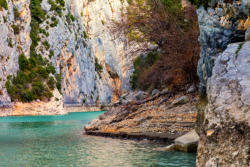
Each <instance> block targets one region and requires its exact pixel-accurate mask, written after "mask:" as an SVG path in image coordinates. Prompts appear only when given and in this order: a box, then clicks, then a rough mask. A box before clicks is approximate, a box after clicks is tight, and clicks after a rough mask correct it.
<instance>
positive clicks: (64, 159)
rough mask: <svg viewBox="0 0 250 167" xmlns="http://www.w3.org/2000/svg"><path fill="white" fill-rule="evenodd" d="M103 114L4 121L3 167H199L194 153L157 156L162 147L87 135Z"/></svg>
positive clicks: (0, 132)
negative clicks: (87, 128)
mask: <svg viewBox="0 0 250 167" xmlns="http://www.w3.org/2000/svg"><path fill="white" fill-rule="evenodd" d="M102 113H103V112H84V113H82V112H79V113H70V114H68V115H62V116H24V117H1V118H0V149H1V151H0V166H1V167H2V166H3V167H5V166H6V167H16V166H18V167H19V166H28V167H29V166H32V167H33V166H36V167H40V166H41V167H42V166H49V167H50V166H52V167H54V166H65V167H68V166H83V167H85V166H86V167H112V166H114V167H130V166H131V167H134V166H135V167H137V166H139V167H158V166H159V167H160V166H167V167H177V166H178V167H180V166H183V167H184V166H185V167H193V166H195V156H196V154H194V153H182V152H159V151H155V148H158V147H161V146H164V145H163V144H162V143H153V142H149V141H147V140H143V141H134V140H121V139H112V138H104V137H95V136H87V135H84V134H83V126H84V125H85V124H87V122H89V121H90V120H92V119H94V118H96V117H97V116H98V115H100V114H102Z"/></svg>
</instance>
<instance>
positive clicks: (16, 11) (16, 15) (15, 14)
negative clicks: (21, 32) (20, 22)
mask: <svg viewBox="0 0 250 167" xmlns="http://www.w3.org/2000/svg"><path fill="white" fill-rule="evenodd" d="M14 17H15V20H17V19H18V18H19V17H20V12H19V11H18V9H17V8H14Z"/></svg>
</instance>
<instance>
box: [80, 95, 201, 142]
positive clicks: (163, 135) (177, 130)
mask: <svg viewBox="0 0 250 167" xmlns="http://www.w3.org/2000/svg"><path fill="white" fill-rule="evenodd" d="M196 98H197V97H196V94H195V93H194V94H192V93H189V94H186V95H183V94H182V95H181V94H178V95H173V94H171V93H170V92H168V91H162V92H159V93H157V94H155V95H154V96H152V95H146V93H145V92H137V93H133V94H132V95H131V94H127V95H124V96H122V98H121V99H120V100H119V102H117V103H115V104H114V105H113V106H112V107H111V108H110V109H109V110H108V111H107V112H106V113H104V114H102V115H100V116H99V118H97V119H95V120H93V121H91V122H90V123H89V124H87V125H86V126H85V127H84V130H85V131H84V133H86V134H88V135H95V136H104V137H112V138H124V139H136V140H143V139H148V140H156V141H161V142H166V143H167V144H171V143H174V140H175V139H176V138H178V137H180V136H182V135H184V134H186V133H188V132H189V131H191V130H192V129H194V126H195V122H196V108H195V103H196V102H195V101H196Z"/></svg>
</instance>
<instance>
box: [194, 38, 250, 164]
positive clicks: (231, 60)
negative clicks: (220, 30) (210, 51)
mask: <svg viewBox="0 0 250 167" xmlns="http://www.w3.org/2000/svg"><path fill="white" fill-rule="evenodd" d="M249 55H250V42H245V43H235V44H230V45H228V48H227V49H226V50H225V51H224V52H223V53H222V54H220V55H219V56H218V58H217V59H216V61H215V65H214V68H213V75H212V77H211V78H210V79H208V84H207V85H208V86H207V92H208V105H207V107H206V109H205V112H204V120H203V123H202V130H201V132H200V142H199V146H198V155H197V166H200V167H212V166H248V165H249V164H248V163H249V161H248V158H249V157H248V156H249V143H248V142H249V137H250V136H249V135H250V133H249V130H250V74H249V71H250V57H249Z"/></svg>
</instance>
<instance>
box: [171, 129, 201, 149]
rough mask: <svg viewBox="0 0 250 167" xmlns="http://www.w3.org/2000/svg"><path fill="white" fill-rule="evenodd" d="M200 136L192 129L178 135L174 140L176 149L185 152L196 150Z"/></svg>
mask: <svg viewBox="0 0 250 167" xmlns="http://www.w3.org/2000/svg"><path fill="white" fill-rule="evenodd" d="M198 141H199V136H198V134H197V133H196V132H195V130H192V131H190V132H188V133H187V134H185V135H183V136H181V137H178V138H177V139H175V140H174V142H175V150H178V151H184V152H196V150H197V146H198Z"/></svg>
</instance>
